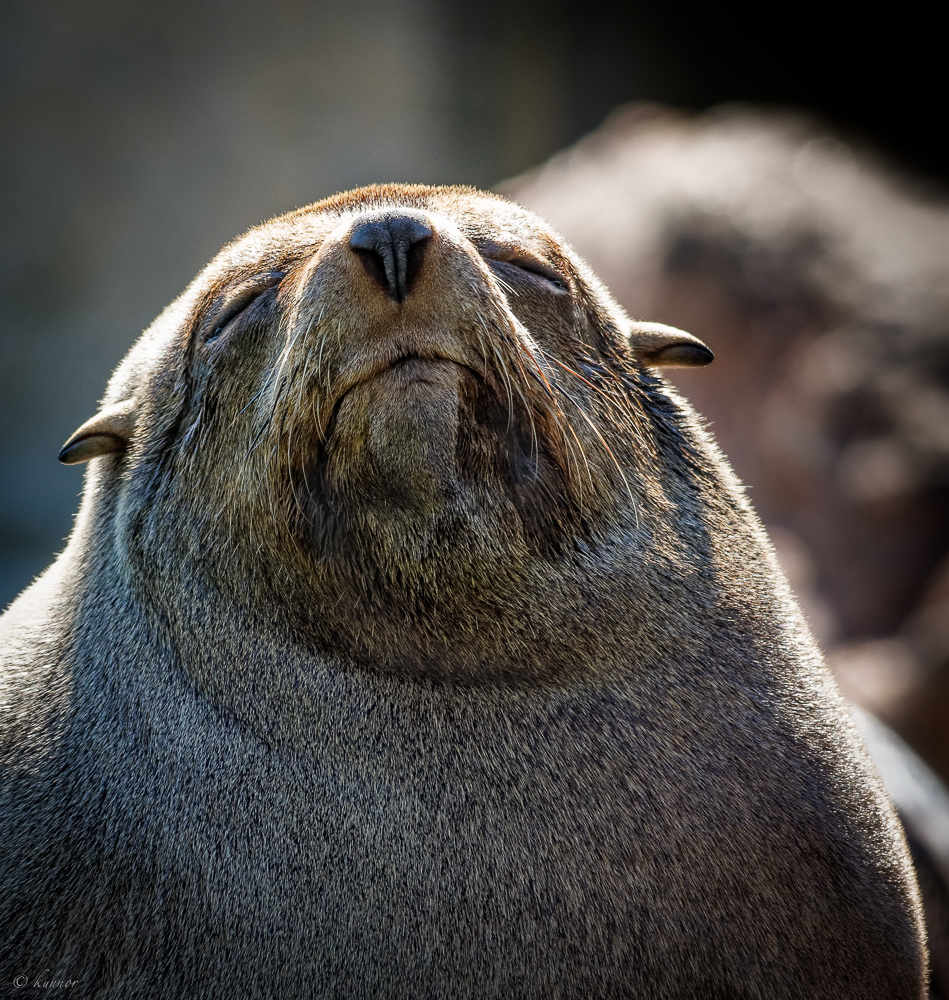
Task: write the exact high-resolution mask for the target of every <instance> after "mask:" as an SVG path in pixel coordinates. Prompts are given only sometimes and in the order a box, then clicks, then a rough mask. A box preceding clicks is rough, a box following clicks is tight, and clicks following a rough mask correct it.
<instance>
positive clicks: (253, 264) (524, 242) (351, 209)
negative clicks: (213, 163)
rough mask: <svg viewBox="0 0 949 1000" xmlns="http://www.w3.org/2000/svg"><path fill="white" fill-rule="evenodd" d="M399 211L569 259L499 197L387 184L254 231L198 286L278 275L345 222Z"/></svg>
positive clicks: (539, 223) (545, 232)
mask: <svg viewBox="0 0 949 1000" xmlns="http://www.w3.org/2000/svg"><path fill="white" fill-rule="evenodd" d="M399 208H410V209H420V210H422V211H426V212H430V213H432V215H434V216H435V217H436V218H438V217H441V218H443V219H447V220H449V221H450V222H451V224H452V225H453V226H455V227H456V228H457V229H458V230H459V231H460V232H462V233H463V234H464V235H465V236H466V237H468V238H469V239H471V240H472V241H474V242H475V243H478V242H483V243H489V244H492V245H494V246H506V247H511V248H521V249H523V250H527V251H529V252H533V253H536V254H540V255H542V256H553V257H557V258H560V259H563V258H569V257H571V253H570V251H569V249H568V248H567V247H566V246H565V245H564V243H563V241H562V239H561V238H560V237H559V236H558V235H557V233H555V232H554V230H553V229H551V228H550V227H549V226H548V225H547V224H546V223H545V222H544V221H543V220H542V219H540V218H538V216H536V215H534V214H533V213H532V212H529V211H528V210H527V209H524V208H521V207H520V206H519V205H515V204H514V203H513V202H511V201H508V200H507V199H506V198H502V197H501V196H500V195H495V194H491V193H489V192H485V191H479V190H477V189H476V188H471V187H461V186H444V187H430V186H426V185H420V184H387V185H373V186H371V187H365V188H357V189H355V190H353V191H346V192H344V193H342V194H337V195H334V196H333V197H332V198H327V199H325V200H324V201H319V202H315V203H314V204H312V205H307V206H305V207H304V208H299V209H297V210H296V211H293V212H288V213H287V214H286V215H281V216H277V217H276V218H273V219H271V220H269V221H268V222H265V223H263V224H262V225H260V226H256V227H255V228H254V229H251V230H249V231H248V232H247V233H245V234H244V235H243V236H241V237H239V238H238V239H236V240H235V241H234V242H233V243H231V244H229V245H228V246H226V247H225V248H224V249H223V250H222V251H221V252H220V254H218V256H217V257H216V258H215V259H214V260H213V261H211V263H210V264H209V265H208V267H207V268H206V269H205V271H204V272H203V274H202V275H201V276H200V279H199V280H200V283H201V284H204V285H205V286H207V285H211V286H214V285H217V284H219V283H223V282H226V281H229V280H232V279H233V278H234V276H235V275H241V274H244V273H245V272H246V273H250V272H252V271H257V270H260V269H261V268H267V269H273V270H281V269H283V267H285V266H287V264H288V263H289V262H291V261H292V259H293V258H299V257H301V256H307V255H309V254H310V253H314V252H316V251H317V250H318V248H319V247H320V245H321V243H322V242H323V240H324V239H325V238H326V237H327V236H328V235H329V234H330V233H332V232H333V231H334V230H336V229H337V228H338V227H339V226H340V225H342V224H344V223H345V221H346V220H347V219H349V218H355V217H356V216H358V215H360V214H362V213H363V212H369V211H378V210H386V209H399Z"/></svg>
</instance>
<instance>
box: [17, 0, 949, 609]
mask: <svg viewBox="0 0 949 1000" xmlns="http://www.w3.org/2000/svg"><path fill="white" fill-rule="evenodd" d="M884 10H886V12H885V13H883V14H870V13H869V12H868V9H867V8H862V9H861V8H859V7H857V6H856V5H853V4H848V5H838V4H834V3H829V4H820V5H818V4H813V5H810V6H809V5H807V4H804V5H802V4H800V3H796V4H794V5H782V6H773V7H770V8H769V7H765V6H764V5H760V4H759V5H756V6H754V7H752V6H750V5H749V6H747V7H745V6H741V5H735V4H731V5H729V4H725V5H722V4H709V3H705V4H701V5H700V4H692V3H686V2H672V3H670V2H668V0H666V2H663V3H661V4H659V3H655V4H645V3H640V4H628V5H624V6H619V5H610V4H602V3H597V2H595V0H593V2H588V3H582V2H580V3H578V2H571V3H567V2H563V0H547V2H543V3H541V2H538V0H505V2H501V0H488V2H485V3H480V4H473V3H470V2H462V0H443V2H437V0H385V2H383V0H352V2H347V3H345V4H340V3H336V2H334V3H302V2H297V0H276V2H272V3H266V4H261V3H258V2H250V0H227V2H215V0H198V2H187V3H185V2H181V0H166V2H161V3H159V2H149V3H143V2H129V0H124V2H123V0H87V2H84V3H76V2H74V0H73V2H66V0H6V2H5V3H4V6H3V21H2V30H0V124H2V133H0V134H2V136H3V145H2V151H3V154H2V161H0V218H2V229H0V233H2V236H0V300H2V307H0V413H2V420H3V429H4V434H3V435H2V437H0V606H2V605H3V604H5V603H6V602H7V601H8V600H10V599H11V598H12V597H13V596H15V594H16V593H17V592H18V591H19V589H21V588H22V587H23V586H24V585H25V584H27V583H28V582H29V581H30V579H31V578H32V577H33V576H34V575H35V574H36V573H37V572H39V571H40V570H42V568H43V567H44V566H45V565H46V564H47V563H48V562H49V560H50V558H51V556H52V555H53V554H54V553H55V552H56V551H58V549H59V548H61V546H62V541H63V539H64V538H65V536H66V535H67V534H68V531H69V526H70V521H71V517H72V514H73V511H74V510H75V507H76V503H77V496H78V493H79V491H80V490H81V470H78V469H75V468H68V469H67V468H62V467H60V466H59V465H58V464H57V463H56V460H55V455H56V452H57V450H58V448H59V446H60V444H61V443H62V442H63V440H64V439H65V438H66V437H67V436H68V434H69V433H70V432H71V431H72V430H73V429H74V427H75V426H76V425H78V424H79V423H80V422H82V420H84V419H86V418H87V417H88V416H90V415H91V414H92V413H93V412H94V409H95V406H96V401H97V399H98V398H99V396H100V395H101V393H102V391H103V389H104V386H105V382H106V379H107V377H108V374H109V372H110V371H111V369H112V368H113V367H114V366H115V364H116V363H117V362H118V361H119V359H120V358H121V356H122V355H123V354H124V352H125V350H126V349H127V348H128V346H129V345H130V344H131V343H132V341H133V340H134V339H135V337H136V336H137V335H138V333H139V332H140V330H141V329H142V328H143V327H145V326H146V325H147V324H148V323H149V322H150V321H151V319H152V318H153V317H154V316H155V315H156V314H157V313H158V312H159V311H160V309H161V308H162V307H163V306H164V305H165V304H166V303H167V302H168V301H170V300H171V299H172V298H173V297H174V296H175V295H177V294H178V293H179V292H180V291H181V289H182V288H183V287H184V286H185V284H187V282H188V281H189V280H190V279H191V278H192V277H193V275H194V274H195V273H196V272H197V270H198V269H199V268H200V267H201V266H202V265H203V264H204V263H205V262H206V261H207V259H208V258H209V257H210V256H212V255H213V254H214V253H215V252H216V251H217V250H218V249H219V248H220V246H221V245H222V244H223V243H224V242H226V241H227V240H229V239H230V238H232V237H233V236H235V235H237V234H238V233H239V232H240V231H242V230H243V229H245V228H246V227H247V226H249V225H252V224H254V223H256V222H259V221H261V220H262V219H265V218H267V217H268V216H270V215H272V214H276V213H279V212H283V211H286V210H288V209H291V208H294V207H296V206H297V205H300V204H305V203H307V202H309V201H313V200H316V199H319V198H322V197H324V196H326V195H329V194H331V193H333V192H334V191H337V190H341V189H346V188H349V187H353V186H355V185H359V184H365V183H369V182H372V181H387V180H396V181H423V182H433V183H448V182H467V183H472V184H477V185H480V186H492V185H494V184H496V183H497V182H499V181H500V180H501V179H503V178H505V177H509V176H511V175H513V174H516V173H519V172H521V171H523V170H525V169H527V168H529V167H531V166H532V165H534V164H536V163H539V162H540V161H542V160H543V159H545V158H546V157H548V156H549V155H550V154H552V153H553V152H554V151H556V150H558V149H560V148H562V147H564V146H566V145H568V144H570V143H571V142H573V141H575V140H576V139H578V138H579V137H580V136H582V135H583V134H584V133H586V132H588V131H589V130H591V129H592V128H594V127H595V126H596V125H598V124H599V122H600V121H601V120H602V119H603V118H604V117H605V116H606V114H607V113H608V112H609V111H610V110H611V109H612V108H614V107H615V106H616V105H617V104H620V103H622V102H625V101H631V100H654V101H661V102H666V103H670V104H673V105H677V106H680V107H686V108H693V109H696V110H701V109H704V108H707V107H710V106H713V105H716V104H718V103H721V102H726V101H752V102H771V103H779V104H785V105H795V106H801V107H804V108H806V109H809V110H811V111H816V112H818V113H819V114H821V115H823V116H825V117H826V118H827V119H828V120H829V121H830V123H831V124H832V125H834V126H835V127H836V128H838V129H840V130H842V132H843V133H844V134H845V135H850V136H852V137H856V138H857V139H858V140H862V141H869V142H871V143H873V144H875V145H877V146H878V147H880V148H881V149H883V150H884V152H885V153H886V155H888V156H889V157H891V158H892V159H893V160H894V161H895V162H897V163H898V164H901V165H904V166H908V167H909V168H910V169H912V170H913V171H915V172H916V173H917V175H918V177H919V178H920V179H921V180H922V181H923V182H924V183H926V184H932V185H935V186H938V184H939V183H940V181H942V180H944V179H945V178H947V177H949V130H947V125H946V115H945V110H944V102H945V98H946V86H945V72H944V53H943V52H942V51H939V50H937V46H940V42H941V39H942V34H941V29H940V28H939V26H937V25H936V23H935V22H934V15H923V14H922V13H921V12H920V10H919V9H914V8H912V7H909V6H907V5H905V4H904V5H900V6H899V7H895V8H892V9H890V10H887V9H884ZM940 48H941V46H940Z"/></svg>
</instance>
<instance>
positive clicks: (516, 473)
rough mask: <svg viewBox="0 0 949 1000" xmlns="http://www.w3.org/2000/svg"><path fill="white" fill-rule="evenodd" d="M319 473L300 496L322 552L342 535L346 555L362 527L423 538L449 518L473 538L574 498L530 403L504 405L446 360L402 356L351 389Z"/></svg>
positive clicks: (305, 479)
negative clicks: (487, 526)
mask: <svg viewBox="0 0 949 1000" xmlns="http://www.w3.org/2000/svg"><path fill="white" fill-rule="evenodd" d="M519 403H520V405H518V404H519ZM317 465H318V468H316V469H311V470H309V471H308V472H307V474H306V475H301V476H299V477H297V479H296V484H295V485H296V486H297V487H298V489H299V487H300V485H301V484H302V483H306V484H307V487H306V490H305V495H301V493H300V492H297V494H296V495H297V497H298V499H299V500H301V501H303V502H302V503H301V506H302V507H306V508H308V509H309V513H308V514H307V516H306V520H307V522H308V523H309V526H310V530H312V531H313V532H314V534H312V536H311V542H312V541H315V540H317V539H322V540H323V541H322V542H319V543H318V544H317V547H318V548H320V549H324V548H325V545H324V544H323V542H325V541H326V540H328V539H329V540H332V539H334V538H335V539H336V542H335V543H332V544H330V550H334V549H336V548H339V545H340V544H342V542H341V538H342V537H343V536H346V535H349V534H350V532H351V531H352V530H354V529H355V528H356V526H357V525H363V526H364V527H365V526H366V525H376V526H383V525H384V526H385V531H386V534H387V535H389V536H394V535H397V534H399V533H400V532H402V531H406V530H407V531H409V532H410V533H412V534H413V535H414V536H415V537H416V538H417V537H419V533H420V532H421V533H428V532H429V531H431V530H437V525H438V524H442V525H444V524H445V523H446V518H447V519H449V520H451V522H452V523H454V524H456V527H459V528H460V525H461V523H462V522H465V521H467V522H470V523H471V525H472V530H474V527H473V526H474V525H476V524H480V525H482V526H483V524H484V523H487V522H491V523H493V522H495V521H496V520H497V519H498V518H501V519H504V520H506V519H509V518H511V517H513V518H514V519H515V520H517V521H519V522H522V521H525V520H536V519H537V517H538V516H541V517H542V516H543V510H544V509H545V508H546V507H548V506H549V498H550V497H551V496H553V497H559V496H563V494H564V493H565V490H564V486H563V482H562V478H561V474H560V469H559V466H558V463H557V462H555V461H554V460H553V458H552V457H551V451H550V450H549V449H548V448H547V447H546V446H545V442H544V438H543V433H542V429H541V428H540V427H539V425H538V423H537V422H536V421H534V419H533V418H532V417H531V415H530V414H529V413H527V412H526V407H525V404H524V402H523V401H522V399H519V398H518V397H517V396H516V395H515V394H514V393H512V398H511V399H508V398H507V396H506V395H505V397H504V398H501V397H500V396H499V394H498V393H497V392H496V391H495V389H494V388H492V387H491V386H489V385H488V383H487V382H486V380H485V379H484V378H483V377H482V375H481V374H479V373H478V372H476V371H474V370H473V369H472V368H469V367H467V366H466V365H464V364H460V363H458V362H455V361H451V360H448V359H443V358H434V359H432V358H419V357H405V358H401V359H399V360H398V361H397V362H396V363H395V364H392V365H389V366H388V367H386V368H385V369H383V370H381V371H378V372H376V373H374V374H372V375H371V376H370V377H368V378H366V379H364V380H362V381H360V382H358V383H357V384H355V385H353V386H352V387H351V388H350V389H348V390H347V391H346V392H345V393H344V395H343V396H342V398H341V399H339V400H338V402H337V404H336V407H335V409H334V412H333V417H332V419H331V420H330V422H329V427H328V430H327V433H326V436H325V439H324V442H323V444H322V447H321V448H320V454H319V458H318V462H317ZM317 484H318V485H317ZM542 494H543V495H546V497H547V498H548V499H547V500H545V499H544V497H543V496H542ZM485 518H487V522H485ZM375 530H376V529H375V528H373V531H375ZM379 530H382V529H381V527H380V528H379ZM461 530H462V532H463V529H461ZM479 530H480V529H479ZM307 533H308V534H309V533H310V532H309V531H308V532H307ZM341 533H342V534H341ZM362 533H363V534H365V531H363V532H362ZM350 540H351V539H350ZM363 541H364V542H365V541H366V539H363ZM347 544H348V543H347Z"/></svg>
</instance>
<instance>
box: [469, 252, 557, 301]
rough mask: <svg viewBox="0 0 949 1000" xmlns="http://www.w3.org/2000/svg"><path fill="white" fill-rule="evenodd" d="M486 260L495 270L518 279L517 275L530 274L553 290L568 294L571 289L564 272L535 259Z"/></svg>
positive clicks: (488, 258) (492, 258)
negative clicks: (561, 272) (559, 271)
mask: <svg viewBox="0 0 949 1000" xmlns="http://www.w3.org/2000/svg"><path fill="white" fill-rule="evenodd" d="M485 260H486V261H487V262H488V265H489V266H490V267H491V268H492V269H493V270H494V271H496V272H497V273H498V274H500V275H502V276H505V277H507V276H513V277H514V278H515V280H516V278H517V277H520V276H523V275H528V276H529V277H530V279H531V280H532V281H534V282H536V283H538V284H541V285H543V287H545V288H547V289H549V290H551V291H556V292H559V293H560V294H566V293H567V292H568V291H569V287H568V285H567V281H566V278H564V277H563V275H562V274H559V273H558V272H557V271H555V270H553V268H549V267H547V266H546V265H544V264H540V263H538V262H536V261H534V260H524V259H521V258H515V259H514V260H497V259H496V258H494V257H486V258H485Z"/></svg>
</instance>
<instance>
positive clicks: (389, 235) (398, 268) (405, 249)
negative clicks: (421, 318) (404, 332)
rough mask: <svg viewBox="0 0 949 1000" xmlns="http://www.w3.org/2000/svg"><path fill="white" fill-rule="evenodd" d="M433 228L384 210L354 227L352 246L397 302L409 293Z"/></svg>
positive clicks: (350, 238)
mask: <svg viewBox="0 0 949 1000" xmlns="http://www.w3.org/2000/svg"><path fill="white" fill-rule="evenodd" d="M431 236H432V230H431V228H430V227H429V226H427V225H426V224H425V223H424V222H422V221H421V220H420V219H418V218H415V217H414V216H411V215H403V214H397V213H385V214H383V215H379V216H374V217H373V218H370V219H366V220H365V221H364V222H361V223H360V224H359V225H357V226H356V227H355V229H353V231H352V234H351V235H350V237H349V245H350V247H351V248H352V250H353V251H355V253H357V254H358V256H359V257H360V259H361V260H362V262H363V266H364V267H365V268H366V270H367V272H368V273H369V274H370V275H371V276H372V278H373V279H374V280H375V281H377V282H378V283H379V284H380V285H381V286H382V287H383V288H384V289H385V290H386V291H387V292H388V294H389V296H390V297H391V298H393V299H394V300H395V301H396V302H401V301H403V300H404V299H405V297H406V296H407V295H408V293H409V290H410V289H411V287H412V284H413V283H414V281H415V278H416V277H417V275H418V272H419V271H420V270H421V267H422V261H423V258H424V244H425V242H426V241H427V240H428V239H429V238H430V237H431Z"/></svg>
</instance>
